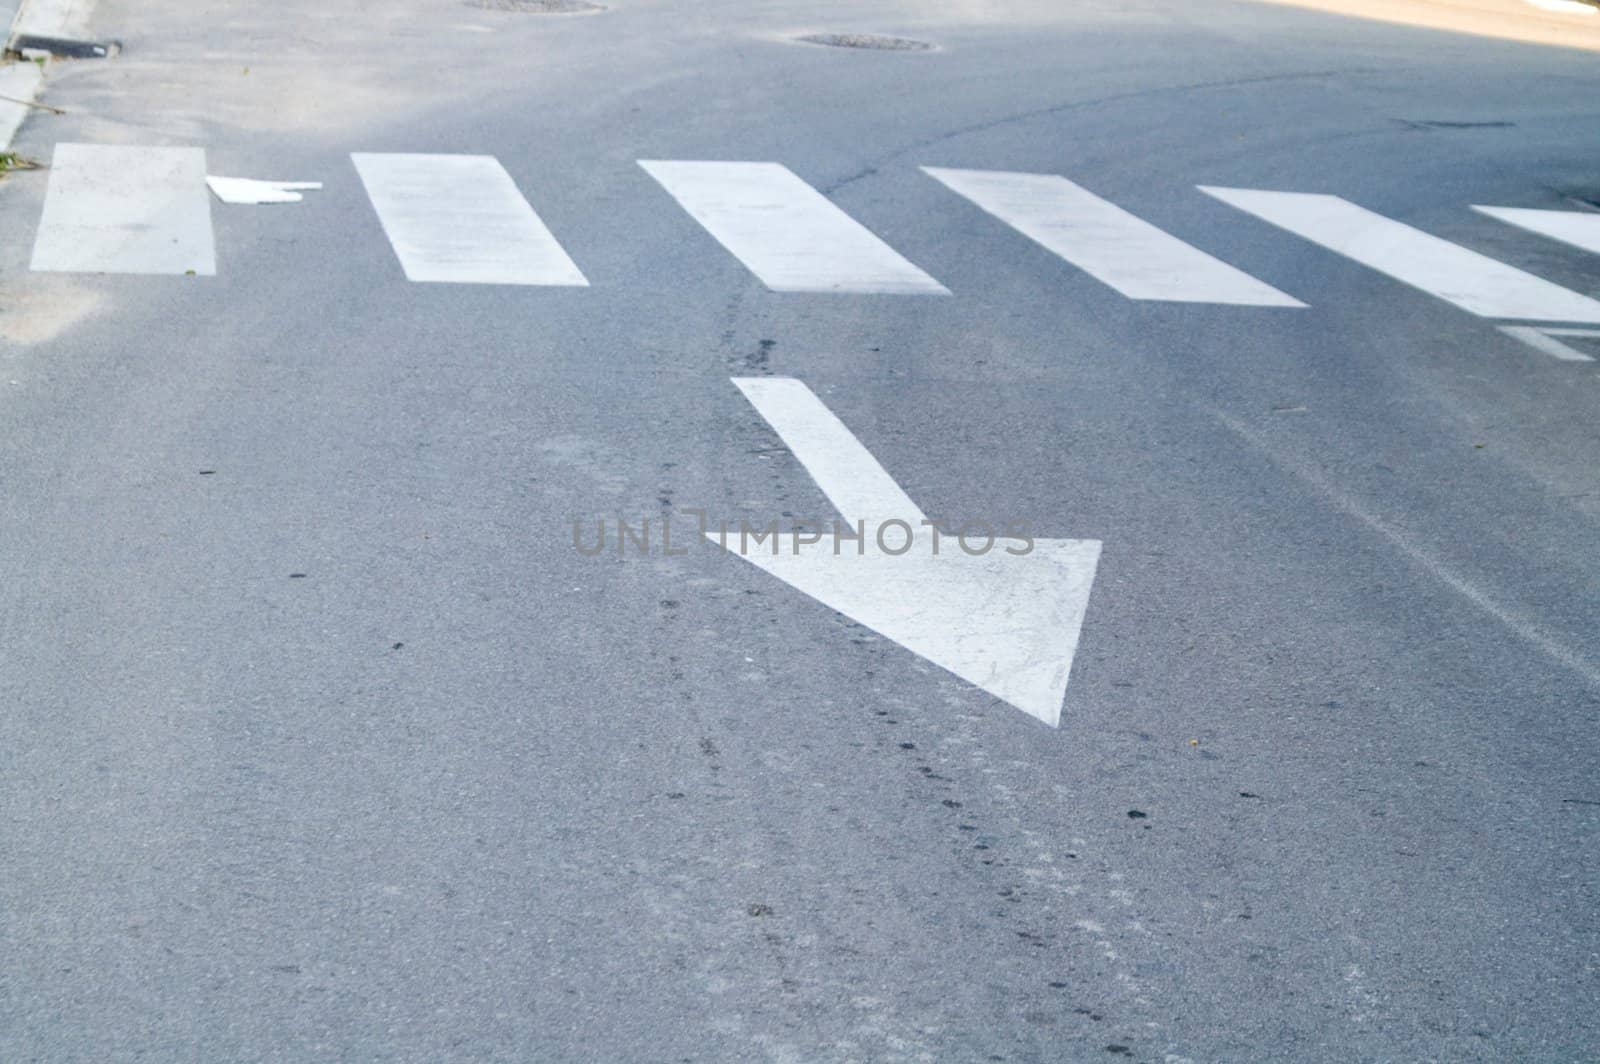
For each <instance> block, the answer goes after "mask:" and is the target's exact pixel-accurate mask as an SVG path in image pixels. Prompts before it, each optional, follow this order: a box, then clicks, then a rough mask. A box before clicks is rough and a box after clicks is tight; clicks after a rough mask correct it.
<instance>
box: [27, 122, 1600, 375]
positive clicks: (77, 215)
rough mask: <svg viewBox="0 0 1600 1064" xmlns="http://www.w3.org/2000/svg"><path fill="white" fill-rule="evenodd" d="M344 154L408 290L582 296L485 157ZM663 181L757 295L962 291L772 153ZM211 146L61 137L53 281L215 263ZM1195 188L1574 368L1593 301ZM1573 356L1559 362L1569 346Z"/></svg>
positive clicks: (53, 213) (1085, 207) (1169, 282)
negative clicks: (759, 288)
mask: <svg viewBox="0 0 1600 1064" xmlns="http://www.w3.org/2000/svg"><path fill="white" fill-rule="evenodd" d="M350 158H351V163H352V165H353V167H354V169H355V172H356V175H357V177H358V179H359V180H360V182H361V185H362V187H363V189H364V190H365V192H366V195H367V198H368V200H369V201H370V203H371V205H372V208H373V210H374V212H375V214H376V216H377V220H378V222H379V225H380V227H381V229H382V231H383V234H384V235H385V236H386V237H387V239H388V241H389V244H390V246H391V248H392V251H393V253H394V255H395V258H396V259H397V260H398V262H399V265H400V268H401V271H402V272H403V274H404V275H405V277H406V278H407V279H409V280H411V281H414V282H430V283H446V284H496V285H532V286H571V287H582V286H587V285H588V284H589V281H588V279H587V278H586V277H585V275H584V273H583V271H582V270H581V269H580V267H579V265H578V263H576V262H575V261H574V260H573V259H572V257H571V256H570V255H569V254H568V253H567V251H566V249H565V248H564V247H563V246H562V244H561V242H560V240H559V239H558V237H557V235H556V234H555V233H553V232H552V231H551V230H550V228H549V227H548V226H546V225H545V223H544V221H543V220H542V219H541V218H540V216H539V214H538V212H537V210H536V209H535V208H534V205H533V204H532V203H531V202H530V201H529V200H528V198H527V196H526V195H525V194H524V190H523V189H522V188H521V187H519V185H518V183H517V181H516V180H515V179H514V178H513V176H512V175H511V174H510V173H508V172H507V171H506V169H505V167H504V166H502V165H501V163H500V162H499V161H498V160H497V159H495V158H494V157H493V156H489V155H460V154H452V155H447V154H402V153H370V152H369V153H355V154H352V155H351V157H350ZM639 165H640V166H641V167H642V168H643V169H644V171H645V172H646V173H647V174H649V176H650V177H651V178H653V179H654V180H655V182H656V183H657V184H658V185H659V186H660V188H661V189H662V190H663V191H664V192H665V193H666V194H667V196H668V197H670V198H671V199H672V200H673V201H675V202H676V203H677V204H678V206H679V207H681V208H682V209H683V210H684V211H685V212H686V213H687V214H688V215H689V216H690V217H691V218H693V219H694V220H695V221H696V222H698V223H699V225H700V226H701V227H702V228H703V229H704V230H705V231H706V233H707V234H709V235H710V236H711V237H712V238H713V239H714V240H715V241H716V243H717V244H719V245H721V247H722V248H724V249H725V250H726V251H727V252H728V253H729V254H731V255H732V256H733V257H734V258H736V259H737V260H738V261H739V262H740V263H741V264H743V265H744V266H745V267H746V268H747V269H748V270H749V271H750V272H751V274H753V275H754V276H755V277H756V278H757V279H758V280H759V281H760V282H761V283H762V284H764V285H765V286H766V287H767V288H769V289H771V290H772V291H774V292H782V293H856V294H872V295H931V296H948V295H950V294H951V291H950V289H949V288H947V287H946V286H945V285H944V284H943V283H941V282H940V281H939V280H938V279H936V278H935V277H933V276H932V275H930V274H929V273H928V272H927V271H926V270H924V269H923V268H922V267H921V266H918V265H917V264H915V263H913V262H911V261H910V260H909V259H907V258H906V257H905V256H903V255H901V254H900V253H899V252H898V251H896V250H895V249H894V248H893V247H892V246H891V245H890V244H889V243H888V242H887V241H886V240H885V239H884V238H883V237H882V236H880V235H879V234H876V233H874V232H872V231H871V230H869V229H868V228H867V227H866V226H864V225H862V224H861V223H860V222H859V221H857V220H856V219H854V218H852V217H851V216H850V215H849V214H847V213H846V212H845V211H844V210H843V209H842V208H840V207H839V206H838V205H837V204H835V203H834V202H832V201H831V200H830V199H828V198H827V196H825V195H824V194H823V193H822V192H820V191H818V190H817V189H816V188H814V187H813V186H811V185H810V184H808V183H807V182H806V181H805V180H804V179H803V178H801V177H800V176H799V175H797V174H795V173H794V172H793V171H791V170H789V169H788V168H787V167H785V166H783V165H782V164H780V163H776V162H724V161H694V160H640V162H639ZM923 172H924V173H925V174H926V175H927V176H928V177H929V178H931V179H932V180H934V181H936V182H938V183H939V184H940V185H942V186H944V187H945V188H946V189H948V190H949V191H950V192H952V193H954V194H955V195H956V196H958V197H960V198H961V199H964V200H966V201H968V203H969V204H971V205H973V206H976V207H977V208H979V209H980V210H982V211H983V212H984V213H985V214H987V215H989V216H992V218H993V219H994V220H995V221H997V222H998V223H1001V224H1003V225H1005V226H1008V227H1010V228H1011V229H1012V230H1014V231H1015V232H1017V233H1019V234H1021V235H1022V236H1025V237H1027V238H1028V239H1031V240H1033V241H1034V242H1036V243H1037V244H1039V245H1040V246H1042V247H1044V248H1045V249H1047V250H1048V251H1050V252H1051V253H1052V254H1054V255H1055V256H1057V257H1058V258H1060V259H1061V260H1063V261H1064V262H1066V263H1068V264H1070V265H1071V266H1072V267H1074V268H1076V269H1077V270H1079V271H1081V272H1083V273H1084V274H1086V275H1088V276H1090V277H1092V278H1094V279H1095V280H1096V281H1098V282H1100V283H1102V284H1105V285H1106V286H1108V287H1110V288H1111V289H1113V290H1115V291H1116V292H1118V293H1120V294H1121V295H1122V296H1124V297H1126V298H1127V299H1130V300H1137V301H1152V302H1168V303H1198V304H1215V305H1222V306H1245V307H1263V308H1280V309H1296V308H1305V307H1306V306H1307V305H1308V304H1307V303H1306V302H1305V301H1304V300H1303V298H1302V294H1295V293H1291V292H1286V291H1284V290H1282V289H1280V288H1279V287H1277V286H1275V285H1273V284H1269V283H1268V282H1266V281H1264V280H1261V279H1258V278H1256V277H1253V276H1251V275H1250V274H1248V273H1246V272H1244V271H1243V270H1241V269H1239V268H1238V267H1236V266H1233V265H1231V264H1229V263H1227V262H1224V261H1222V260H1221V259H1219V258H1217V257H1215V256H1213V255H1211V254H1210V253H1208V252H1206V251H1204V250H1202V249H1201V248H1198V247H1196V246H1194V245H1193V244H1191V243H1189V242H1187V241H1185V240H1183V239H1181V238H1180V237H1178V236H1175V235H1173V234H1171V233H1168V232H1166V231H1165V230H1163V229H1161V228H1159V227H1157V226H1155V225H1153V224H1151V223H1150V222H1148V221H1146V220H1144V219H1142V218H1140V217H1138V216H1136V215H1134V214H1133V213H1131V212H1129V211H1127V210H1125V209H1124V208H1122V207H1120V206H1118V205H1117V204H1115V203H1113V202H1111V201H1110V200H1108V199H1105V198H1102V197H1101V196H1099V195H1098V194H1096V193H1094V192H1092V191H1090V190H1089V189H1087V188H1084V187H1082V186H1080V185H1078V184H1076V183H1074V182H1072V181H1070V180H1068V179H1067V178H1066V177H1063V176H1061V175H1057V174H1032V173H1016V172H1010V171H1000V170H964V169H947V168H940V167H924V168H923ZM206 181H207V176H206V162H205V151H204V149H202V148H192V147H190V148H172V147H129V146H111V145H91V144H66V143H64V144H60V145H58V146H57V147H56V151H55V157H54V160H53V162H52V166H51V169H50V175H49V186H48V189H47V191H46V195H45V202H44V208H43V211H42V213H41V216H40V220H39V227H38V232H37V236H36V240H35V243H34V247H33V256H32V262H31V265H32V268H33V269H35V270H42V271H53V272H90V273H132V274H193V275H211V274H215V272H216V261H217V257H216V248H215V237H214V235H213V231H212V225H211V214H210V211H211V203H210V198H209V196H208V194H207V186H206ZM1196 188H1197V190H1198V191H1199V192H1200V193H1203V194H1205V195H1207V196H1209V197H1212V198H1213V199H1216V200H1218V201H1220V202H1222V203H1224V204H1227V205H1229V206H1231V207H1233V208H1235V209H1237V210H1238V211H1240V212H1242V213H1244V214H1246V215H1250V216H1252V217H1253V218H1255V219H1257V220H1258V221H1263V222H1266V223H1268V224H1270V225H1272V226H1274V227H1276V228H1277V229H1280V230H1283V231H1285V232H1288V233H1291V234H1293V235H1295V236H1297V237H1300V238H1302V239H1304V240H1307V241H1310V242H1311V243H1313V244H1316V245H1318V246H1320V247H1321V248H1323V249H1325V250H1327V251H1330V252H1333V253H1335V254H1338V255H1340V256H1342V257H1344V258H1345V259H1348V260H1350V261H1352V262H1355V263H1357V264H1359V265H1361V266H1363V267H1365V268H1368V269H1371V270H1374V271H1377V272H1378V273H1381V274H1384V275H1386V276H1388V277H1391V278H1393V279H1394V280H1397V281H1399V282H1401V283H1403V284H1406V285H1409V286H1411V287H1413V288H1416V289H1418V290H1420V291H1422V292H1425V293H1427V294H1429V295H1431V296H1433V297H1436V298H1438V299H1441V300H1444V301H1445V302H1447V303H1450V304H1452V305H1453V306H1455V307H1458V308H1459V309H1461V310H1463V311H1466V312H1467V313H1469V314H1472V315H1474V316H1477V317H1479V318H1484V319H1490V320H1494V321H1497V322H1504V323H1507V324H1505V325H1504V326H1503V327H1502V331H1503V332H1505V333H1506V334H1507V335H1509V336H1513V337H1515V338H1517V339H1519V340H1522V341H1523V342H1525V343H1527V344H1529V345H1530V346H1532V347H1534V348H1535V349H1538V350H1541V351H1544V352H1545V353H1547V354H1551V355H1554V356H1555V357H1560V358H1563V359H1567V360H1572V361H1576V360H1588V356H1587V355H1585V354H1583V353H1582V352H1579V351H1576V350H1575V349H1573V348H1572V347H1570V346H1569V345H1566V344H1563V343H1560V342H1559V340H1557V339H1555V338H1556V337H1559V336H1567V337H1573V336H1587V335H1588V333H1587V332H1585V331H1583V330H1581V329H1573V328H1571V327H1572V326H1590V325H1600V301H1597V300H1595V299H1594V298H1591V297H1590V296H1588V295H1585V294H1583V293H1581V292H1576V291H1573V290H1571V289H1568V288H1564V287H1562V286H1561V285H1558V284H1556V283H1554V282H1552V281H1548V280H1545V279H1543V278H1540V277H1537V276H1535V275H1533V274H1531V273H1528V272H1526V271H1524V270H1522V269H1519V268H1517V267H1515V266H1511V265H1509V264H1507V263H1504V262H1500V261H1498V260H1496V259H1493V258H1490V257H1489V256H1487V255H1484V254H1481V253H1479V252H1476V251H1473V250H1471V249H1469V248H1466V247H1462V246H1461V245H1459V244H1455V243H1452V242H1450V241H1448V240H1445V239H1443V238H1441V237H1438V236H1434V235H1432V234H1430V233H1427V232H1424V231H1422V230H1420V229H1417V228H1414V227H1412V226H1410V225H1408V224H1406V223H1404V222H1401V221H1398V220H1396V219H1393V218H1389V217H1386V216H1384V215H1382V214H1379V213H1377V212H1375V211H1371V210H1368V209H1367V208H1365V207H1362V206H1360V205H1358V204H1355V203H1352V202H1350V201H1348V200H1345V199H1343V198H1341V197H1339V196H1334V195H1327V194H1323V193H1308V192H1293V191H1282V190H1262V189H1248V188H1221V187H1214V186H1196ZM1472 210H1473V211H1475V212H1476V213H1477V214H1478V215H1481V216H1483V217H1485V218H1489V219H1493V220H1494V221H1496V222H1499V223H1502V224H1506V225H1510V226H1514V227H1517V228H1519V229H1521V230H1523V231H1525V232H1529V233H1533V234H1536V235H1538V236H1540V237H1543V238H1549V239H1554V240H1558V241H1562V242H1564V243H1567V244H1569V245H1571V246H1574V247H1577V248H1581V249H1583V250H1585V251H1589V252H1595V253H1600V214H1592V213H1581V212H1577V211H1558V210H1535V209H1529V208H1519V207H1499V206H1487V205H1480V204H1474V205H1472ZM1558 350H1559V351H1561V352H1564V353H1562V354H1556V352H1557V351H1558Z"/></svg>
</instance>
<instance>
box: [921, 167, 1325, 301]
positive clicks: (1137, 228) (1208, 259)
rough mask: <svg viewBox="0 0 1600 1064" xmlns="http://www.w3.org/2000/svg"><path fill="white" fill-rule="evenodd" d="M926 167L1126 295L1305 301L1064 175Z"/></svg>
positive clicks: (1185, 299)
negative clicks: (1187, 241) (1172, 233)
mask: <svg viewBox="0 0 1600 1064" xmlns="http://www.w3.org/2000/svg"><path fill="white" fill-rule="evenodd" d="M922 169H923V170H924V171H925V172H926V173H928V174H929V175H930V176H932V177H934V178H936V179H937V180H938V181H940V182H942V183H943V184H944V185H945V186H947V187H948V188H950V189H951V190H952V191H955V192H957V193H959V194H961V195H962V196H965V197H966V198H967V199H969V200H971V201H972V202H973V203H975V204H977V205H978V206H979V207H981V208H983V209H984V210H985V211H987V212H989V213H990V214H992V215H994V216H995V217H996V218H998V219H1000V220H1001V221H1002V222H1005V223H1006V224H1007V225H1009V226H1011V227H1012V228H1013V229H1016V230H1017V231H1018V232H1020V233H1022V234H1023V235H1025V236H1027V237H1029V238H1031V239H1033V240H1035V241H1037V242H1038V243H1039V244H1042V245H1043V246H1044V247H1046V248H1048V249H1049V250H1050V251H1053V252H1055V253H1056V254H1057V255H1059V256H1061V258H1063V259H1065V260H1067V261H1068V262H1070V263H1072V264H1073V265H1074V266H1076V267H1078V268H1079V269H1080V270H1083V271H1084V272H1085V273H1087V274H1089V275H1090V276H1091V277H1093V278H1095V279H1096V280H1098V281H1101V282H1103V283H1104V284H1107V285H1109V286H1111V287H1112V288H1114V289H1116V290H1117V291H1118V292H1121V293H1122V294H1123V295H1125V296H1127V297H1128V298H1129V299H1141V300H1160V301H1165V302H1173V303H1221V304H1232V305H1240V306H1255V307H1303V306H1305V304H1304V303H1302V302H1300V301H1299V300H1298V299H1295V298H1294V297H1293V296H1289V295H1285V294H1284V293H1283V292H1280V291H1278V290H1277V289H1276V288H1273V287H1272V286H1271V285H1269V284H1265V283H1263V282H1261V281H1258V280H1256V279H1255V278H1254V277H1251V276H1250V275H1249V274H1247V273H1245V272H1244V271H1242V270H1239V269H1235V268H1234V267H1232V266H1229V265H1228V264H1227V263H1225V262H1223V261H1221V260H1220V259H1216V258H1213V257H1212V256H1210V255H1208V254H1206V253H1205V252H1204V251H1201V250H1200V249H1199V248H1196V247H1194V246H1192V245H1190V244H1186V243H1184V242H1183V241H1182V240H1179V239H1178V238H1177V237H1175V236H1173V235H1171V234H1170V233H1167V232H1166V231H1164V230H1162V229H1158V228H1156V227H1155V226H1153V225H1151V224H1150V223H1149V222H1146V221H1145V220H1144V219H1142V218H1139V217H1137V216H1135V215H1133V214H1130V213H1128V212H1127V211H1125V210H1123V209H1122V208H1121V207H1118V206H1117V205H1116V204H1114V203H1110V202H1108V201H1106V200H1103V199H1101V198H1100V197H1099V196H1096V195H1095V194H1094V193H1092V192H1090V191H1089V190H1087V189H1085V188H1082V187H1080V186H1078V185H1076V184H1073V183H1072V182H1071V181H1068V180H1067V179H1066V178H1064V177H1059V176H1057V175H1055V174H1021V173H1009V172H1005V171H998V170H947V169H942V168H938V167H932V166H924V167H923V168H922Z"/></svg>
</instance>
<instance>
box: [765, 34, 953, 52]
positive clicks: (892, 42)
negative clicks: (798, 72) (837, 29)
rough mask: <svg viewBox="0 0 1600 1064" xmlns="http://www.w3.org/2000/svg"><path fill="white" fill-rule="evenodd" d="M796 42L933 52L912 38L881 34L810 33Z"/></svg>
mask: <svg viewBox="0 0 1600 1064" xmlns="http://www.w3.org/2000/svg"><path fill="white" fill-rule="evenodd" d="M795 40H797V41H801V42H802V43H805V44H820V45H822V46H823V47H825V48H859V49H863V50H866V51H871V52H931V51H933V45H932V44H929V43H928V42H927V41H918V40H913V39H912V38H910V37H887V36H885V35H883V34H881V33H808V34H806V35H805V36H804V37H796V38H795Z"/></svg>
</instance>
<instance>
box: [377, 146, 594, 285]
mask: <svg viewBox="0 0 1600 1064" xmlns="http://www.w3.org/2000/svg"><path fill="white" fill-rule="evenodd" d="M350 158H351V161H352V162H354V163H355V167H356V172H357V173H359V174H360V175H361V182H362V184H363V185H365V186H366V190H367V195H368V197H369V198H370V199H371V200H372V206H373V209H375V210H376V211H377V212H378V220H379V222H381V223H382V225H383V231H384V233H385V234H387V235H388V237H389V243H390V244H392V245H393V246H394V253H395V255H396V256H397V257H398V258H399V259H400V265H401V268H402V269H404V270H405V274H406V277H407V278H409V279H410V280H413V281H446V282H453V283H456V284H511V285H587V284H588V283H589V282H588V280H587V279H585V277H584V276H583V273H582V272H581V271H580V270H579V269H578V266H577V264H576V263H574V262H573V261H572V259H570V258H569V257H568V256H567V253H566V251H565V250H563V249H562V247H561V245H560V244H559V243H558V242H557V241H556V238H555V236H554V235H553V234H552V233H551V232H550V230H549V229H548V228H546V227H545V224H544V222H543V221H541V220H540V218H539V215H538V214H537V213H535V212H534V209H533V207H532V206H531V205H530V204H529V203H528V201H527V200H526V199H524V198H523V195H522V193H521V192H519V191H518V190H517V186H516V182H514V181H513V180H512V179H511V175H510V174H508V173H506V170H505V167H503V166H501V165H500V163H499V161H498V160H497V159H495V158H494V157H492V156H489V155H407V154H373V153H355V154H352V155H351V156H350Z"/></svg>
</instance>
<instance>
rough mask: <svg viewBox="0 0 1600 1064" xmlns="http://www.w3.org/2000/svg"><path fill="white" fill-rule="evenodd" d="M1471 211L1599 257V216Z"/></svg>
mask: <svg viewBox="0 0 1600 1064" xmlns="http://www.w3.org/2000/svg"><path fill="white" fill-rule="evenodd" d="M1472 209H1473V210H1475V211H1479V212H1481V213H1483V214H1487V215H1488V216H1489V217H1491V218H1498V219H1499V220H1500V221H1502V222H1507V223H1509V224H1511V225H1514V226H1517V227H1518V228H1520V229H1526V230H1528V231H1529V232H1532V233H1538V234H1539V235H1540V236H1548V237H1551V238H1553V239H1555V240H1560V241H1562V242H1563V243H1566V244H1571V245H1572V246H1573V247H1577V248H1582V249H1583V250H1585V251H1593V252H1595V253H1596V254H1600V214H1590V213H1586V212H1581V211H1541V210H1534V209H1532V208H1528V207H1479V206H1474V207H1473V208H1472Z"/></svg>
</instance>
